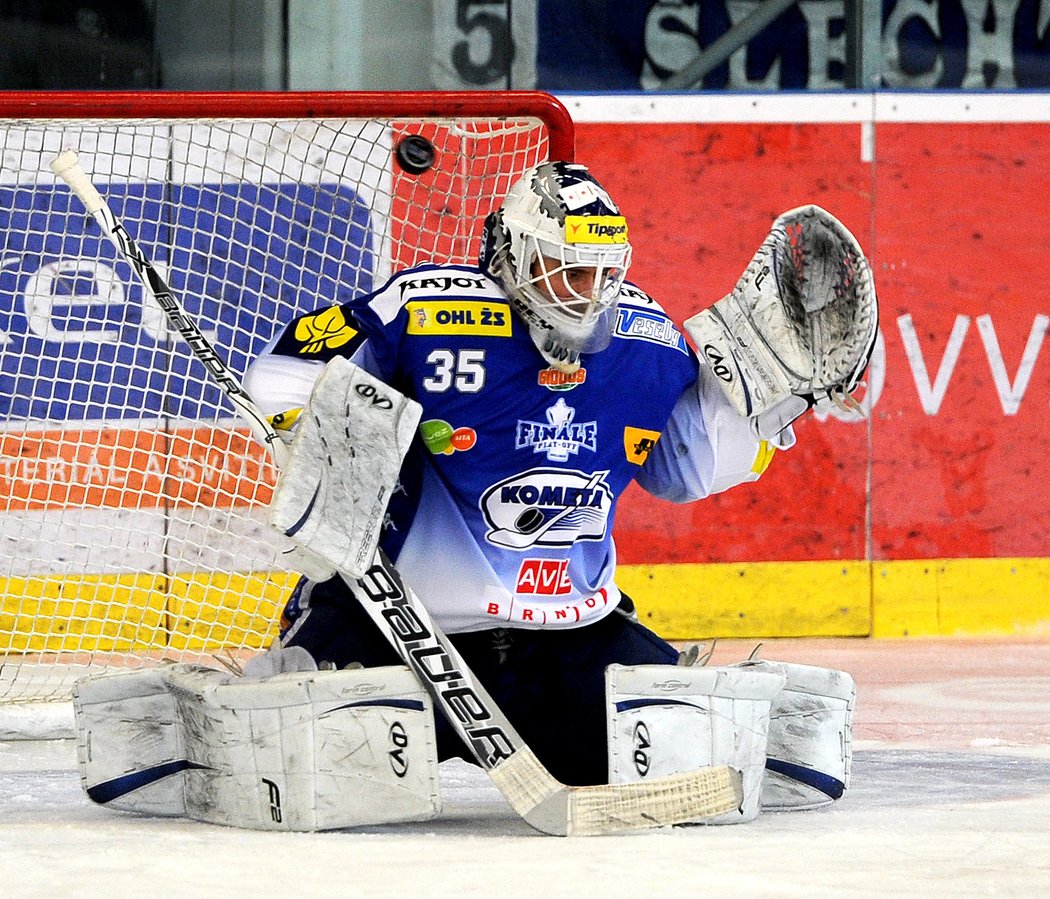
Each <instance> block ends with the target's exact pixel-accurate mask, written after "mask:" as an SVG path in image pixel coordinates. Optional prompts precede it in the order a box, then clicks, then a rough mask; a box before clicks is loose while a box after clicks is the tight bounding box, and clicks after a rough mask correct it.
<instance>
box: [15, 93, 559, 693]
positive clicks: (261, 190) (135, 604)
mask: <svg viewBox="0 0 1050 899" xmlns="http://www.w3.org/2000/svg"><path fill="white" fill-rule="evenodd" d="M493 102H494V101H493ZM245 107H246V111H247V115H246V117H244V118H240V117H227V118H221V119H220V118H211V117H208V112H207V109H206V108H202V109H201V111H200V115H201V116H202V118H200V119H196V120H188V119H185V118H183V119H157V118H154V119H151V120H147V119H144V118H138V117H134V118H127V119H124V120H117V119H92V120H87V119H82V120H72V119H64V118H41V119H28V118H21V117H19V118H7V119H5V120H0V244H2V253H0V660H2V667H0V702H12V701H14V702H19V701H39V700H42V699H51V698H55V699H64V698H67V697H68V695H69V688H70V685H71V683H72V681H73V680H74V679H75V678H76V677H78V676H80V675H82V674H83V673H84V672H85V671H89V670H95V669H97V668H99V667H101V666H107V665H108V666H127V665H140V664H147V663H150V662H153V661H156V660H158V659H175V660H181V661H184V660H191V659H192V660H194V661H201V660H204V661H206V662H208V661H209V660H213V657H214V656H216V655H226V654H229V655H231V656H233V657H234V658H241V657H243V656H245V655H246V654H249V653H250V652H251V651H254V650H256V649H258V648H260V647H262V646H265V645H266V644H267V643H268V642H269V640H270V639H272V637H273V635H274V634H275V632H276V627H277V619H278V616H279V612H280V606H281V604H282V603H283V600H284V598H285V596H286V594H287V592H288V591H289V589H290V588H291V585H292V584H293V583H294V581H295V579H296V577H297V575H295V574H294V573H290V572H287V571H284V570H282V569H281V568H280V566H279V564H278V562H277V560H276V559H277V557H276V555H275V554H276V552H277V546H278V543H277V539H276V537H274V536H272V535H271V533H270V532H269V530H268V528H267V527H266V525H265V522H264V512H265V505H266V503H267V502H268V501H269V497H270V489H271V486H272V483H273V477H274V472H273V470H272V468H271V467H270V465H269V463H268V461H267V460H266V457H265V454H264V452H263V451H262V449H261V448H260V447H259V446H257V445H255V444H254V443H253V442H252V440H251V438H250V437H249V435H248V431H247V429H246V428H245V427H244V426H243V425H242V424H241V423H240V422H239V421H238V420H237V419H236V418H235V417H234V412H233V407H232V406H231V405H230V404H229V403H228V401H226V400H225V399H224V397H223V395H222V393H221V392H220V391H219V390H218V389H217V388H216V387H215V385H214V384H212V383H211V381H210V380H209V377H208V375H207V373H206V372H205V370H204V368H203V366H202V365H201V364H200V363H199V362H198V361H197V360H196V359H195V357H194V356H193V355H192V353H191V352H190V351H189V350H188V348H187V347H186V346H185V345H184V344H182V343H181V342H180V340H179V339H178V338H177V337H176V336H175V335H174V334H173V333H172V332H170V331H169V330H168V328H167V326H166V319H165V318H164V315H163V313H162V312H161V310H160V309H159V308H158V307H157V306H156V304H155V303H154V302H153V301H152V299H151V298H150V297H148V296H146V295H145V294H144V291H143V289H142V288H141V286H140V284H139V282H138V281H137V280H136V278H135V276H134V273H133V272H132V270H131V269H130V267H129V266H128V265H127V264H126V263H125V262H124V261H123V260H121V259H119V258H118V257H117V254H116V252H115V251H114V249H113V248H112V247H111V246H110V244H109V243H108V241H107V240H106V239H105V237H104V236H103V235H102V234H101V232H100V231H99V229H98V227H97V226H96V225H95V223H94V221H93V220H92V219H91V218H90V217H88V216H87V215H86V213H85V212H84V209H83V207H82V206H81V205H80V203H79V201H78V200H77V199H76V198H75V197H73V196H72V195H71V194H70V192H69V190H68V189H67V188H66V187H65V185H64V184H62V183H60V182H57V183H56V180H55V178H54V177H53V176H52V174H51V172H50V169H49V165H50V163H51V161H52V160H53V159H54V157H55V156H57V155H58V153H59V152H61V151H62V150H63V149H67V148H72V149H75V150H77V151H78V153H79V155H80V162H81V164H82V166H83V167H84V169H85V171H87V173H88V174H89V176H90V177H91V179H92V181H93V182H94V184H95V185H96V186H97V187H98V188H99V190H100V192H101V193H102V194H103V196H104V197H105V198H106V199H107V201H108V203H109V204H110V206H111V208H112V209H113V211H114V213H115V214H116V215H117V217H118V218H119V219H121V220H122V222H123V224H124V226H125V227H126V229H127V230H128V232H129V234H130V235H131V236H132V238H133V239H134V240H135V241H136V242H137V243H138V244H139V246H140V247H141V248H142V249H143V251H144V252H145V254H146V255H147V256H148V257H149V258H150V259H151V261H152V262H153V264H154V266H155V267H156V268H157V269H158V271H160V272H161V273H162V275H163V276H164V277H165V278H166V279H167V281H168V283H169V285H170V286H171V288H172V291H173V293H174V294H175V295H176V297H178V298H179V299H180V301H181V302H182V304H183V306H184V307H185V308H186V310H187V312H188V313H189V315H190V316H192V317H193V318H194V320H195V321H196V322H197V324H198V325H199V326H200V328H201V329H202V330H203V331H204V333H205V334H206V335H208V336H209V338H210V339H211V340H212V342H213V343H214V344H215V346H216V348H217V349H218V351H219V354H220V355H221V356H222V357H223V358H224V359H225V360H226V362H227V364H228V365H229V366H230V367H231V368H232V369H233V370H234V371H235V372H237V373H238V374H240V373H243V371H244V369H245V366H246V364H247V362H248V360H249V359H250V358H252V357H253V356H254V355H255V354H257V353H258V352H259V351H260V350H261V349H262V348H263V346H264V345H265V344H266V342H267V341H268V340H270V338H271V337H273V335H274V334H275V332H276V331H277V330H278V328H279V327H280V326H281V324H282V323H284V322H286V321H287V320H288V319H289V318H291V316H292V315H293V314H295V313H296V312H298V311H304V310H307V309H312V308H316V307H318V306H321V305H325V304H331V303H339V302H343V301H345V300H346V299H348V298H349V297H351V296H353V295H355V294H357V293H360V292H362V291H367V290H369V289H371V288H372V286H373V285H376V286H378V282H381V281H382V280H383V279H384V278H385V277H386V276H387V275H389V274H390V272H391V271H394V270H397V269H400V268H404V267H407V266H411V265H414V264H417V263H420V262H424V261H429V260H436V261H465V260H472V259H474V258H476V255H477V252H478V240H479V236H480V229H481V223H482V220H483V218H484V216H485V214H486V213H487V212H489V211H490V210H491V209H492V208H493V207H494V206H495V205H496V204H497V203H498V202H499V200H500V199H501V198H502V197H503V195H504V194H505V193H506V191H507V189H508V187H509V186H510V184H511V183H512V181H513V180H514V179H515V178H516V177H517V175H518V174H520V173H521V172H522V171H523V170H524V169H526V168H527V167H529V166H531V165H535V164H536V163H537V162H540V161H542V160H543V159H546V158H547V156H548V147H549V146H550V137H551V129H550V126H549V125H547V124H545V123H544V122H543V121H541V120H540V119H538V118H533V117H530V116H527V115H518V114H516V113H515V110H514V109H513V107H509V108H508V109H507V110H506V111H505V112H504V113H502V114H497V115H490V116H484V115H473V114H472V115H462V114H460V115H458V116H457V117H455V118H452V117H447V116H446V117H442V116H441V115H440V114H437V115H435V116H428V117H421V118H410V117H404V116H400V115H399V118H398V120H397V121H391V120H388V119H384V118H382V117H376V116H368V117H359V116H354V115H352V114H351V115H347V116H346V117H342V118H325V119H323V120H319V119H311V118H308V117H305V116H304V117H303V118H287V119H285V118H282V119H280V120H268V121H263V120H261V119H259V118H256V119H252V118H251V117H250V110H251V103H250V100H246V101H245ZM406 134H415V135H422V136H424V137H426V138H427V139H428V140H430V141H431V142H432V143H433V146H434V148H435V150H436V160H437V161H436V164H435V165H434V167H433V168H432V169H430V170H428V171H426V172H423V173H422V174H419V175H414V174H411V173H409V172H406V171H404V170H403V169H402V168H401V167H400V166H398V164H397V163H396V162H395V161H394V152H393V151H394V148H395V147H396V145H397V144H398V142H399V141H400V140H401V138H402V137H403V136H405V135H406Z"/></svg>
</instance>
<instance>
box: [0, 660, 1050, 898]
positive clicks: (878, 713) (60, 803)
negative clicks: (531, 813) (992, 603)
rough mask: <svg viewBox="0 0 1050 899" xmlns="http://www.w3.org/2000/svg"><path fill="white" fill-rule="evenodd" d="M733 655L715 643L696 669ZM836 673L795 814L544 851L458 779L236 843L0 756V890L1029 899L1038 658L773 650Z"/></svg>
mask: <svg viewBox="0 0 1050 899" xmlns="http://www.w3.org/2000/svg"><path fill="white" fill-rule="evenodd" d="M750 648H751V647H750V646H747V647H744V646H737V645H734V644H733V643H731V642H727V643H724V644H719V646H718V651H717V653H716V657H715V659H714V663H715V664H728V663H730V662H732V661H736V660H738V659H740V658H742V657H744V656H746V655H747V654H748V652H750ZM762 655H763V656H764V657H766V658H771V659H784V660H788V661H797V662H803V663H806V664H823V665H828V666H830V667H840V668H844V669H845V670H848V671H850V672H851V673H852V674H853V675H854V677H855V678H856V680H857V683H858V706H857V718H856V728H855V736H856V742H855V752H854V770H853V783H852V787H851V789H850V790H849V791H848V792H847V793H846V795H845V796H844V797H843V799H842V800H841V801H840V802H838V803H836V804H834V805H833V806H829V807H827V808H825V809H820V810H816V811H809V812H784V813H779V814H768V813H767V814H763V815H760V816H759V818H758V819H756V820H755V821H753V822H751V823H748V824H742V825H736V826H722V827H690V828H675V829H669V830H662V831H656V832H652V833H648V834H644V835H636V836H618V837H597V838H578V839H559V838H556V837H546V836H543V835H540V834H538V833H535V832H534V831H532V830H531V829H530V828H529V827H528V826H527V825H526V824H525V823H524V822H523V821H522V820H521V819H520V818H518V817H517V816H516V815H515V814H514V813H513V811H512V810H511V809H510V808H509V806H508V805H507V804H506V802H505V801H504V799H503V798H502V796H501V795H500V794H499V793H498V792H497V791H496V789H495V788H494V787H493V786H492V785H491V783H490V782H489V780H488V778H487V777H486V776H485V775H484V774H482V773H481V772H480V771H479V770H477V769H475V768H472V767H470V766H468V765H465V764H463V763H459V762H450V763H446V764H444V765H442V766H441V776H442V792H443V799H444V811H443V813H442V815H441V817H440V818H438V819H435V820H433V821H429V822H425V823H422V824H413V825H396V826H387V827H369V828H362V829H360V830H353V831H349V830H347V831H340V832H336V833H327V834H278V833H256V832H249V831H238V830H232V829H228V828H222V827H216V826H212V825H206V824H199V823H196V822H192V821H184V820H172V819H160V818H142V817H137V816H133V815H130V814H125V813H119V812H110V811H107V810H106V809H104V808H101V807H98V806H95V805H92V804H91V803H90V802H89V801H88V800H87V798H86V797H85V796H84V794H83V793H82V791H81V789H80V784H79V780H78V776H77V773H76V762H75V753H74V750H73V746H72V743H71V742H70V741H65V740H48V741H42V740H37V741H6V742H0V896H4V897H22V896H32V897H35V896H41V897H42V896H48V897H55V896H77V897H94V896H99V897H107V899H113V897H120V896H132V895H134V896H141V895H143V894H146V895H150V894H152V895H154V896H158V897H159V896H164V897H182V896H186V897H190V896H193V897H208V896H222V897H230V896H252V897H258V896H281V897H307V896H321V895H324V896H365V897H371V896H397V897H406V896H407V897H413V896H420V897H430V896H438V897H440V896H457V897H459V896H485V897H502V896H529V897H531V899H539V897H542V899H549V897H557V896H573V897H590V896H602V897H619V896H625V897H632V899H641V897H648V896H675V897H683V896H690V895H696V896H732V897H735V896H744V897H763V896H806V897H811V896H893V897H898V896H907V897H911V896H987V895H1006V896H1037V895H1038V896H1041V895H1044V894H1045V893H1046V891H1047V890H1050V643H1046V642H1021V641H997V642H989V641H980V642H974V641H971V642H959V641H901V642H895V641H876V642H873V641H866V640H852V641H834V640H817V641H777V642H774V643H767V644H766V646H765V647H764V648H763V652H762Z"/></svg>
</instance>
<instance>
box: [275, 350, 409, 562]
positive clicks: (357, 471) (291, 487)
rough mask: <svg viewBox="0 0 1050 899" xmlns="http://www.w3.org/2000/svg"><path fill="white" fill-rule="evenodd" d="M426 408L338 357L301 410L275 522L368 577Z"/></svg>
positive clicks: (297, 539)
mask: <svg viewBox="0 0 1050 899" xmlns="http://www.w3.org/2000/svg"><path fill="white" fill-rule="evenodd" d="M421 413H422V407H421V406H420V405H419V403H417V402H415V401H414V400H410V399H408V398H407V397H405V396H403V395H402V394H400V393H398V392H397V391H396V390H394V389H393V388H392V387H388V386H387V385H386V384H384V383H383V382H382V381H379V380H378V379H376V378H374V377H372V375H370V374H369V373H368V372H366V371H365V370H364V369H363V368H360V367H359V366H357V365H354V364H353V363H352V362H350V361H349V360H347V359H343V358H342V357H340V356H337V357H335V358H334V359H332V360H331V361H330V362H329V363H328V364H327V366H326V367H325V370H324V372H323V374H322V375H321V377H320V378H318V379H317V383H316V385H315V386H314V390H313V393H312V394H311V395H310V403H309V406H308V408H307V409H306V410H305V411H304V413H303V414H302V415H301V416H300V420H299V424H298V427H297V429H296V434H295V439H294V440H293V442H292V446H291V450H290V453H289V458H288V462H287V463H286V465H285V467H284V470H283V471H282V472H281V476H280V478H279V480H278V482H277V487H276V488H275V490H274V495H273V499H272V501H271V503H270V524H271V526H272V527H274V528H276V529H277V530H278V531H280V533H282V534H284V535H285V536H287V537H290V538H291V539H292V540H294V541H295V542H296V543H297V544H299V545H301V546H302V547H304V548H305V549H306V550H308V551H309V553H311V554H313V556H315V557H319V558H320V560H323V561H324V562H327V563H329V564H330V565H331V566H332V568H333V570H338V571H341V572H343V573H345V574H348V575H350V576H352V577H355V578H359V577H362V576H363V575H364V573H365V572H366V571H367V570H368V569H369V568H370V567H371V565H372V560H373V558H374V556H375V552H376V547H377V546H378V545H379V536H380V531H381V530H382V525H383V517H384V515H385V513H386V508H387V505H388V504H389V502H390V497H391V495H392V494H393V491H394V488H395V486H396V484H397V477H398V473H399V472H400V470H401V460H402V459H403V458H404V457H405V453H406V452H408V448H409V446H410V445H411V443H412V439H413V437H414V435H415V432H416V426H417V425H418V424H419V418H420V415H421ZM317 561H318V560H317V559H316V558H313V559H312V562H315V563H316V562H317ZM289 564H292V565H295V564H296V560H294V559H293V560H290V561H289ZM298 567H302V566H301V565H299V566H298ZM311 568H312V571H311V572H307V573H308V574H310V573H313V574H315V575H316V574H317V573H320V574H322V576H323V575H325V574H327V575H328V576H330V572H328V571H327V570H325V569H323V566H321V565H320V564H316V565H312V566H311ZM318 569H321V571H320V572H318Z"/></svg>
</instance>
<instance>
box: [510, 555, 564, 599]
mask: <svg viewBox="0 0 1050 899" xmlns="http://www.w3.org/2000/svg"><path fill="white" fill-rule="evenodd" d="M514 592H515V593H519V594H523V595H525V594H529V595H533V596H565V595H566V594H568V593H572V581H570V580H569V560H568V559H526V560H525V561H524V562H522V563H521V568H519V569H518V583H517V585H516V586H515V588H514Z"/></svg>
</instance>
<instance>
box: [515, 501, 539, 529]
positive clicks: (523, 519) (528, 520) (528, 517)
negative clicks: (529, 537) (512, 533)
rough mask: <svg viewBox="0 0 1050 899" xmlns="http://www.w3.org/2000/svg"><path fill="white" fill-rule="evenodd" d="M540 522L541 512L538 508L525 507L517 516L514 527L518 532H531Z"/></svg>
mask: <svg viewBox="0 0 1050 899" xmlns="http://www.w3.org/2000/svg"><path fill="white" fill-rule="evenodd" d="M541 524H543V513H542V512H541V511H540V510H539V509H537V508H535V507H532V508H529V509H526V510H525V511H524V512H522V513H521V514H520V515H519V516H518V517H517V519H516V520H515V522H514V527H516V528H517V529H518V533H520V534H531V533H532V532H533V531H535V530H537V529H538V528H539V526H540V525H541Z"/></svg>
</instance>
